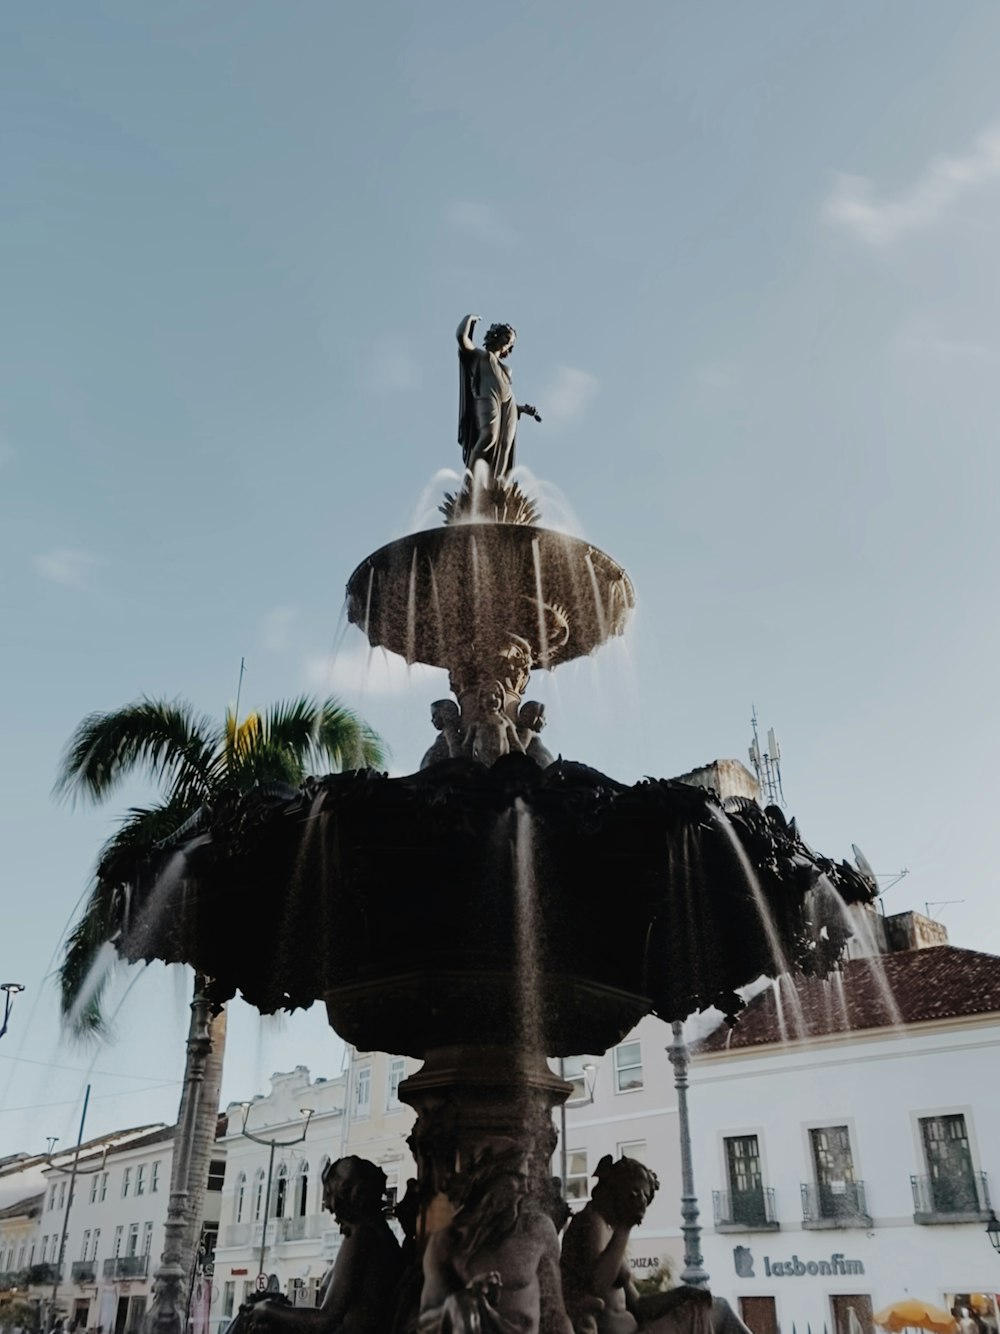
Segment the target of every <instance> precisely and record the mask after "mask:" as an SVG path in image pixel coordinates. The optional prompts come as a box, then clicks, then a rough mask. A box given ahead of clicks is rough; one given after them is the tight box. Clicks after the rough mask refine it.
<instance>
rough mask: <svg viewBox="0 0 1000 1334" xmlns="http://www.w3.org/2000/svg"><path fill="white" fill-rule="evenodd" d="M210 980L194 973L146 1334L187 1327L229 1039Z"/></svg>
mask: <svg viewBox="0 0 1000 1334" xmlns="http://www.w3.org/2000/svg"><path fill="white" fill-rule="evenodd" d="M206 981H207V979H206V978H205V977H204V976H202V975H201V974H200V973H199V974H196V975H195V980H194V999H193V1000H192V1001H191V1024H190V1027H189V1029H188V1039H187V1063H186V1065H185V1069H184V1087H183V1089H182V1091H181V1103H180V1107H179V1108H178V1112H177V1131H176V1135H175V1137H174V1153H173V1161H172V1164H171V1169H170V1201H169V1204H168V1206H167V1221H166V1225H165V1227H164V1241H163V1255H162V1256H161V1257H160V1265H159V1268H158V1269H157V1271H156V1273H155V1275H154V1279H153V1299H152V1304H151V1306H150V1308H149V1311H148V1313H147V1315H146V1320H145V1322H144V1330H145V1334H185V1332H186V1330H187V1320H188V1310H187V1308H188V1294H189V1292H190V1289H191V1276H192V1274H193V1272H194V1265H195V1260H196V1258H197V1248H198V1241H199V1239H200V1235H201V1216H202V1212H203V1207H204V1202H205V1189H206V1186H207V1184H208V1164H209V1161H210V1159H211V1156H212V1149H213V1147H214V1145H215V1130H216V1125H217V1122H218V1112H219V1093H220V1088H221V1084H222V1062H223V1057H224V1054H225V1042H226V1013H225V1010H223V1011H222V1012H221V1013H220V1014H218V1015H216V1016H215V1018H213V1017H212V1014H211V1007H210V1006H209V1003H208V1000H207V999H206V996H205V984H206Z"/></svg>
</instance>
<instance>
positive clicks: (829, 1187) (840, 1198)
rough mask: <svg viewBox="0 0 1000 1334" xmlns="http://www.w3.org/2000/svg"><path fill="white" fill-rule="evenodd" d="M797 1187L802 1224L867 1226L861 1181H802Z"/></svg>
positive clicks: (865, 1202)
mask: <svg viewBox="0 0 1000 1334" xmlns="http://www.w3.org/2000/svg"><path fill="white" fill-rule="evenodd" d="M801 1190H802V1226H803V1227H804V1228H813V1229H817V1230H818V1229H821V1228H830V1227H870V1226H871V1221H872V1220H871V1218H870V1216H869V1214H868V1201H867V1200H866V1198H865V1183H864V1182H863V1181H829V1182H823V1183H815V1182H811V1181H804V1182H803V1183H802V1186H801Z"/></svg>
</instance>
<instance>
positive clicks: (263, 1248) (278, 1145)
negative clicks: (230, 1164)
mask: <svg viewBox="0 0 1000 1334" xmlns="http://www.w3.org/2000/svg"><path fill="white" fill-rule="evenodd" d="M252 1105H253V1104H252V1103H249V1102H245V1103H244V1104H243V1130H242V1134H244V1135H245V1136H246V1138H247V1139H252V1140H253V1142H254V1143H255V1144H263V1145H265V1146H266V1147H267V1148H268V1149H269V1150H270V1152H269V1154H268V1159H267V1186H266V1187H265V1190H264V1221H263V1223H262V1225H261V1229H260V1267H259V1269H258V1270H257V1272H258V1274H263V1272H264V1257H265V1255H266V1253H267V1220H268V1215H269V1214H270V1211H271V1179H272V1177H273V1176H274V1151H275V1149H288V1148H291V1146H292V1145H293V1144H302V1143H303V1141H304V1140H305V1137H306V1135H308V1134H309V1118H310V1117H311V1116H312V1114H313V1111H314V1110H315V1109H314V1108H312V1107H300V1108H299V1111H300V1112H301V1113H302V1115H303V1116H304V1117H305V1118H306V1123H305V1125H304V1126H303V1127H302V1134H301V1135H296V1136H295V1138H294V1139H264V1138H263V1137H262V1136H261V1135H254V1134H253V1133H252V1132H251V1131H249V1130H247V1121H248V1120H249V1118H250V1108H251V1106H252Z"/></svg>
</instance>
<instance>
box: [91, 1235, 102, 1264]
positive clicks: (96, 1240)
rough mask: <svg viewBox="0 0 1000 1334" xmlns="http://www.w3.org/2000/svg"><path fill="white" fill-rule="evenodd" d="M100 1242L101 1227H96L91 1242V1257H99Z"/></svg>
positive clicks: (93, 1258)
mask: <svg viewBox="0 0 1000 1334" xmlns="http://www.w3.org/2000/svg"><path fill="white" fill-rule="evenodd" d="M100 1244H101V1229H100V1228H99V1227H95V1228H94V1235H93V1239H92V1241H91V1244H90V1258H91V1259H92V1260H96V1259H97V1248H98V1246H99V1245H100Z"/></svg>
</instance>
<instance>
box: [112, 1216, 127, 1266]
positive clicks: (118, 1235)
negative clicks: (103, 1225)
mask: <svg viewBox="0 0 1000 1334" xmlns="http://www.w3.org/2000/svg"><path fill="white" fill-rule="evenodd" d="M124 1232H125V1229H124V1227H123V1226H122V1225H121V1223H119V1224H118V1226H117V1227H116V1228H115V1249H114V1254H115V1257H116V1258H117V1257H118V1256H119V1255H121V1253H122V1236H123V1235H124Z"/></svg>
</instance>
